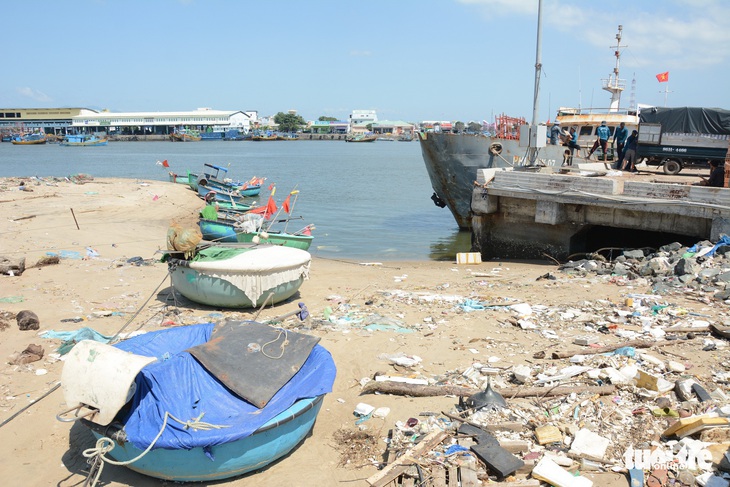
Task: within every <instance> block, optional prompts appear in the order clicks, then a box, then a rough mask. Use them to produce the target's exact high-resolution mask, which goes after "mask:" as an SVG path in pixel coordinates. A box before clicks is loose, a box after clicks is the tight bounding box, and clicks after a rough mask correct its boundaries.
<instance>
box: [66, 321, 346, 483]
mask: <svg viewBox="0 0 730 487" xmlns="http://www.w3.org/2000/svg"><path fill="white" fill-rule="evenodd" d="M318 340H319V339H318V338H316V337H312V336H308V335H304V334H300V333H295V332H291V331H288V330H283V329H278V328H274V327H271V326H268V325H264V324H261V323H256V322H249V321H227V322H224V323H222V324H219V325H216V326H215V327H214V325H213V324H212V323H207V324H200V325H190V326H181V327H177V328H171V329H166V330H160V331H155V332H150V333H145V334H142V335H138V336H135V337H133V338H130V339H128V340H126V341H123V342H121V343H118V344H116V345H114V346H111V345H107V344H103V343H98V342H94V341H91V340H84V341H82V342H79V343H78V344H77V345H76V346H75V347H74V348H73V349H72V350H71V352H70V353H69V354H68V358H67V359H66V362H65V364H64V369H63V372H62V385H63V391H64V396H65V399H66V403H67V404H68V405H69V406H71V407H72V409H70V410H69V411H66V412H64V413H61V414H59V419H61V420H69V419H67V418H66V417H64V416H63V415H64V414H69V413H70V411H74V410H75V411H76V413H75V414H76V417H74V418H72V419H71V420H75V419H78V418H79V417H84V419H83V420H82V421H83V423H84V424H85V425H86V426H88V427H89V428H91V430H92V431H93V433H94V435H95V436H96V437H97V439H98V440H99V441H98V442H97V447H96V450H95V451H93V452H92V454H93V456H94V457H95V458H96V460H97V461H109V460H110V459H113V461H116V462H122V463H123V464H125V465H126V466H127V467H128V468H130V469H132V470H135V471H137V472H140V473H143V474H145V475H149V476H152V477H157V478H161V479H166V480H173V481H179V482H187V481H210V480H216V479H223V478H229V477H233V476H237V475H241V474H244V473H247V472H251V471H253V470H256V469H259V468H261V467H263V466H265V465H267V464H269V463H271V462H273V461H274V460H276V459H278V458H280V457H282V456H284V455H286V454H287V453H289V452H290V451H291V450H292V449H294V448H295V447H296V446H297V445H298V444H299V443H301V442H302V441H303V440H304V438H305V437H306V436H307V435H308V434H309V432H310V431H311V429H312V427H313V425H314V422H315V420H316V417H317V414H318V412H319V409H320V407H321V405H322V399H323V396H324V395H325V394H327V393H329V392H331V391H332V385H333V383H334V379H335V375H336V368H335V364H334V361H333V360H332V357H331V355H330V353H329V352H328V351H327V350H326V349H324V348H323V347H322V346H320V345H318V344H317V342H318ZM115 398H116V399H115ZM118 398H122V399H121V400H117V399H118ZM86 453H87V452H85V454H86Z"/></svg>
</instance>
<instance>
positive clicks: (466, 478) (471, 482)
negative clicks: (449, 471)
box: [459, 467, 479, 487]
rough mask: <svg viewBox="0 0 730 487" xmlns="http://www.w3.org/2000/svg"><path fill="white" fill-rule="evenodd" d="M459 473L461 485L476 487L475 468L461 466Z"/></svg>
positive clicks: (477, 480) (477, 481) (477, 482)
mask: <svg viewBox="0 0 730 487" xmlns="http://www.w3.org/2000/svg"><path fill="white" fill-rule="evenodd" d="M459 473H460V474H461V487H477V486H478V485H479V479H478V478H477V472H476V470H472V469H471V468H466V467H461V468H460V469H459Z"/></svg>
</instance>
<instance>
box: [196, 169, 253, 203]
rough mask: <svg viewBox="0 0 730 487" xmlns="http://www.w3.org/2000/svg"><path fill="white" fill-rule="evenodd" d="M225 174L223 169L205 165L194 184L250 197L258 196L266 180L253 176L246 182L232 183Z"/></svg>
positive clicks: (225, 170) (226, 171)
mask: <svg viewBox="0 0 730 487" xmlns="http://www.w3.org/2000/svg"><path fill="white" fill-rule="evenodd" d="M221 171H222V172H223V174H222V175H221ZM227 173H228V169H227V168H225V167H221V166H216V165H215V164H208V163H205V164H203V174H202V175H199V176H198V178H197V180H196V184H198V185H199V184H204V185H206V186H211V187H214V188H217V189H218V188H219V189H221V190H223V191H237V192H238V194H240V195H242V196H247V197H250V196H258V195H259V193H260V192H261V185H262V184H263V182H264V180H265V179H266V178H258V177H256V176H254V177H252V178H251V179H249V180H248V181H233V180H231V179H229V178H228V177H227V176H226V175H227ZM191 186H192V185H191Z"/></svg>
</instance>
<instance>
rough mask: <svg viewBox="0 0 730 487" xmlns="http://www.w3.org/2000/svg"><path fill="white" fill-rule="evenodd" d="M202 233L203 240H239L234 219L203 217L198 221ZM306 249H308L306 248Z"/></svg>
mask: <svg viewBox="0 0 730 487" xmlns="http://www.w3.org/2000/svg"><path fill="white" fill-rule="evenodd" d="M198 226H199V227H200V233H202V234H203V240H208V241H209V242H238V239H237V238H236V231H237V230H239V231H240V229H237V228H236V224H235V222H234V221H232V220H206V219H205V218H201V219H200V220H199V221H198ZM305 250H306V249H305Z"/></svg>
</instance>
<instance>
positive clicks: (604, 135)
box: [586, 120, 611, 162]
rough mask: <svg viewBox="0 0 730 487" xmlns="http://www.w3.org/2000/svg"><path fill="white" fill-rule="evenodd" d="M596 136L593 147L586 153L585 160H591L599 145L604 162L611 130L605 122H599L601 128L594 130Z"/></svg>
mask: <svg viewBox="0 0 730 487" xmlns="http://www.w3.org/2000/svg"><path fill="white" fill-rule="evenodd" d="M596 136H597V138H596V141H595V142H594V143H593V147H592V148H591V151H590V152H589V153H588V157H587V158H586V159H590V158H591V156H592V155H593V153H594V152H595V151H596V149H597V148H598V145H599V144H600V146H601V150H602V151H603V161H604V162H605V161H606V158H607V154H608V138H609V137H610V136H611V130H609V128H608V126H607V125H606V121H605V120H604V121H603V122H601V126H600V127H598V128H597V129H596Z"/></svg>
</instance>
